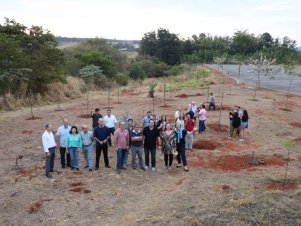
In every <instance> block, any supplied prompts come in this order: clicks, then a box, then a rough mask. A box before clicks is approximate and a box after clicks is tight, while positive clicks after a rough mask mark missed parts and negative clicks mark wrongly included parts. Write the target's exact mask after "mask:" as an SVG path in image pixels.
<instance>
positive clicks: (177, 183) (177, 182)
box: [176, 177, 186, 185]
mask: <svg viewBox="0 0 301 226" xmlns="http://www.w3.org/2000/svg"><path fill="white" fill-rule="evenodd" d="M185 179H186V177H183V178H181V179H179V180H177V181H176V185H181V184H183V182H184V180H185Z"/></svg>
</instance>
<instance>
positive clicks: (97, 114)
mask: <svg viewBox="0 0 301 226" xmlns="http://www.w3.org/2000/svg"><path fill="white" fill-rule="evenodd" d="M91 117H92V128H93V129H95V128H96V127H98V119H100V118H102V115H101V114H100V109H99V108H95V112H94V113H93V114H91Z"/></svg>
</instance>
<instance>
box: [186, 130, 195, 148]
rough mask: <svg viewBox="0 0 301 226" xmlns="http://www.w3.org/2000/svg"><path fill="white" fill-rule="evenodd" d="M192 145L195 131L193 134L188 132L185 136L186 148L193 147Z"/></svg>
mask: <svg viewBox="0 0 301 226" xmlns="http://www.w3.org/2000/svg"><path fill="white" fill-rule="evenodd" d="M188 141H190V142H188ZM192 145H193V133H191V134H188V133H187V134H186V137H185V149H192Z"/></svg>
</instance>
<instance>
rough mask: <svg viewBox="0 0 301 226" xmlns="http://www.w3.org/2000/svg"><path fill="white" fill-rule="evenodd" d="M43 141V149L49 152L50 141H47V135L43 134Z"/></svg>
mask: <svg viewBox="0 0 301 226" xmlns="http://www.w3.org/2000/svg"><path fill="white" fill-rule="evenodd" d="M42 143H43V149H44V152H45V153H48V152H49V150H48V142H47V137H46V136H45V135H44V134H43V136H42Z"/></svg>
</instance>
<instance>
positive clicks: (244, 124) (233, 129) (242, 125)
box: [228, 106, 249, 141]
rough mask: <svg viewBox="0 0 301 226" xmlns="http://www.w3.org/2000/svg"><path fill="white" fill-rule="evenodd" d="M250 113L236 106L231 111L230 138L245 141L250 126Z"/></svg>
mask: <svg viewBox="0 0 301 226" xmlns="http://www.w3.org/2000/svg"><path fill="white" fill-rule="evenodd" d="M248 121H249V115H248V112H247V110H242V109H241V107H240V106H234V107H233V108H232V109H231V110H230V112H229V124H230V125H229V136H228V138H229V139H233V140H236V139H237V137H238V138H239V141H244V137H245V129H246V128H248Z"/></svg>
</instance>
